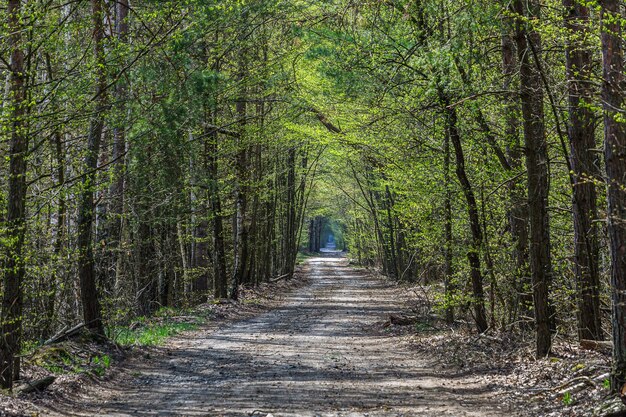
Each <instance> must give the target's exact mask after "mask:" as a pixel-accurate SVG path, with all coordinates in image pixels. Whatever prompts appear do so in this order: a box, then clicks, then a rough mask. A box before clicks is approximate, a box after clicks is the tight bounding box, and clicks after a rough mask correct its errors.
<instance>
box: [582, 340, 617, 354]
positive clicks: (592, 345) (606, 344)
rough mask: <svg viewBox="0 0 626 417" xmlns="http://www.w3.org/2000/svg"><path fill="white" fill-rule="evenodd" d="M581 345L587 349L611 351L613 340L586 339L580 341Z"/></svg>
mask: <svg viewBox="0 0 626 417" xmlns="http://www.w3.org/2000/svg"><path fill="white" fill-rule="evenodd" d="M580 347H581V348H583V349H585V350H593V351H595V352H600V353H607V352H608V353H610V352H611V351H612V350H613V342H610V341H604V340H586V339H582V340H581V341H580Z"/></svg>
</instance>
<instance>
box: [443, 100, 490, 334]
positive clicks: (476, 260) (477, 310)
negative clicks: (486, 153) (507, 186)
mask: <svg viewBox="0 0 626 417" xmlns="http://www.w3.org/2000/svg"><path fill="white" fill-rule="evenodd" d="M440 98H441V100H442V104H443V105H444V108H445V109H446V127H447V129H448V135H449V137H450V140H451V142H452V146H453V147H454V154H455V157H456V175H457V178H458V180H459V183H460V184H461V189H462V190H463V194H464V195H465V200H466V203H467V211H468V215H469V221H470V230H471V233H472V244H471V247H470V248H469V250H468V251H467V260H468V262H469V265H470V270H471V272H470V276H471V280H472V291H473V294H472V295H473V298H474V299H473V300H472V304H473V307H474V321H475V323H476V329H477V330H478V332H479V333H482V332H484V331H485V330H487V327H488V324H487V316H486V313H485V294H484V290H483V277H482V272H481V269H480V268H481V267H480V255H479V254H480V248H481V246H482V243H483V236H482V230H481V225H480V217H479V215H478V205H477V204H476V197H475V195H474V190H473V189H472V184H471V183H470V181H469V179H468V177H467V173H466V172H465V156H464V154H463V147H462V144H461V136H460V134H459V130H458V125H457V122H458V118H457V113H456V109H455V108H454V107H450V103H449V99H447V97H445V95H444V93H443V92H440Z"/></svg>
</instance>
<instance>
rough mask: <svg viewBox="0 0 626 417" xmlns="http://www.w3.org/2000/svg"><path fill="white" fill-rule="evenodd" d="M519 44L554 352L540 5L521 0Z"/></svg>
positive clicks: (537, 293) (539, 261)
mask: <svg viewBox="0 0 626 417" xmlns="http://www.w3.org/2000/svg"><path fill="white" fill-rule="evenodd" d="M513 8H514V10H515V12H516V13H517V22H516V24H517V33H516V43H517V51H518V59H519V62H520V88H521V89H520V101H521V108H522V117H523V126H524V143H525V151H526V170H527V175H528V213H529V219H530V252H529V253H530V268H531V276H532V285H533V301H534V307H535V323H536V330H537V355H539V356H545V355H547V354H548V353H550V349H551V344H552V341H551V339H552V337H551V334H550V327H551V326H550V321H551V320H552V313H551V309H550V301H549V290H550V282H551V277H552V261H551V258H550V223H549V217H548V191H549V189H548V164H549V160H548V143H547V140H546V131H545V120H544V110H543V87H542V82H541V74H540V73H539V69H538V66H537V62H536V60H537V59H538V57H539V53H540V51H541V35H540V34H539V32H538V31H537V30H536V28H534V27H533V25H535V24H536V23H537V21H538V19H539V17H540V4H539V2H537V1H534V0H515V1H514V2H513Z"/></svg>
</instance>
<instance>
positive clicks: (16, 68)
mask: <svg viewBox="0 0 626 417" xmlns="http://www.w3.org/2000/svg"><path fill="white" fill-rule="evenodd" d="M22 21H23V20H22V16H21V0H9V1H8V3H7V28H8V30H9V37H8V44H9V48H10V51H11V62H10V68H9V70H10V75H9V88H10V97H9V99H10V102H11V105H12V114H11V124H10V126H9V127H10V143H9V181H8V183H9V184H8V185H9V202H8V207H7V214H6V235H5V239H4V241H5V242H7V243H6V248H5V250H6V253H5V260H4V265H2V266H3V268H2V270H3V272H4V277H3V290H4V291H3V296H2V316H1V323H0V333H1V334H2V337H1V338H0V385H1V386H2V388H5V389H11V388H12V386H13V380H14V379H17V378H18V377H19V356H16V355H17V354H19V352H20V345H21V337H22V309H23V287H22V285H23V280H24V274H25V265H24V256H23V249H24V238H25V234H26V188H27V185H26V171H27V153H28V135H27V126H26V121H25V120H24V115H25V114H26V105H27V104H26V91H27V85H26V75H25V73H24V72H25V70H24V52H23V50H22V31H23V28H22Z"/></svg>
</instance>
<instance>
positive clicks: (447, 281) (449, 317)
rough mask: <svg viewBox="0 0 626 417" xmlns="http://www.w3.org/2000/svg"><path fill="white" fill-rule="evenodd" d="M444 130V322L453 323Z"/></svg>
mask: <svg viewBox="0 0 626 417" xmlns="http://www.w3.org/2000/svg"><path fill="white" fill-rule="evenodd" d="M449 132H450V131H449V129H446V132H445V134H444V142H443V183H444V187H445V190H444V203H443V211H444V242H445V243H444V247H443V250H444V255H443V257H444V267H443V274H444V278H443V279H444V287H445V295H446V303H445V306H446V322H447V323H448V324H452V323H453V322H454V306H453V305H452V300H453V299H454V293H455V291H456V285H455V284H454V282H453V277H452V273H453V270H452V195H451V194H452V191H451V188H450V187H451V182H450V133H449Z"/></svg>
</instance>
